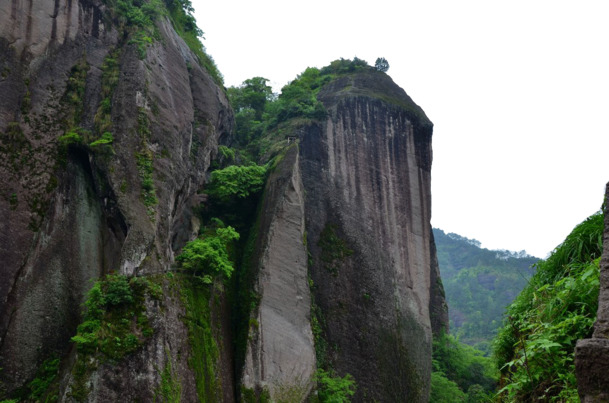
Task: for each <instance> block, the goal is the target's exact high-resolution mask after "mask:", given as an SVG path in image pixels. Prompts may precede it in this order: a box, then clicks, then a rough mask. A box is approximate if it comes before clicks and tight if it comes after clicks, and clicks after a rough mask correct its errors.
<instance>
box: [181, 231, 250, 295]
mask: <svg viewBox="0 0 609 403" xmlns="http://www.w3.org/2000/svg"><path fill="white" fill-rule="evenodd" d="M218 221H219V220H218ZM220 223H221V222H220ZM238 239H239V234H238V233H237V232H236V231H235V230H234V228H233V227H231V226H228V227H226V228H224V227H223V224H220V226H218V228H216V229H215V230H214V231H213V232H212V231H208V233H207V234H205V235H203V236H202V237H200V238H197V239H195V240H194V241H191V242H188V243H187V244H186V246H184V248H183V249H182V253H180V255H178V257H177V258H176V260H177V261H178V262H179V264H180V266H181V267H182V268H183V269H185V270H187V271H189V272H191V273H193V274H194V275H195V276H198V277H200V278H201V279H202V280H203V282H204V283H206V284H211V283H212V281H213V277H215V276H221V277H223V278H226V279H229V278H230V277H231V275H232V274H233V271H234V267H233V263H232V262H231V261H230V257H229V254H228V247H229V246H230V244H231V243H232V242H233V241H236V240H238Z"/></svg>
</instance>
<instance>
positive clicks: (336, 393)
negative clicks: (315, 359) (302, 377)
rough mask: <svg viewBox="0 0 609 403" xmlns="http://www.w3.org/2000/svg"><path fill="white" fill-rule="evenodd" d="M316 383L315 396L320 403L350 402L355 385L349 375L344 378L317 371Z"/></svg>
mask: <svg viewBox="0 0 609 403" xmlns="http://www.w3.org/2000/svg"><path fill="white" fill-rule="evenodd" d="M315 375H316V379H317V383H318V391H317V396H318V397H319V401H320V402H322V403H344V402H349V401H351V399H350V397H352V396H353V395H354V394H355V390H356V389H357V385H356V384H355V380H353V377H352V376H351V375H350V374H347V375H345V376H344V377H342V378H341V377H340V376H337V375H336V374H334V373H331V372H326V371H324V370H323V369H318V370H317V372H316V374H315Z"/></svg>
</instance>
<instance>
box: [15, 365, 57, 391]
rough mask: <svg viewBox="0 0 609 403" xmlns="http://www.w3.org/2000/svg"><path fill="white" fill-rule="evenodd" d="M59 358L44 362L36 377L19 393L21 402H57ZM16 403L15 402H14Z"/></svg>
mask: <svg viewBox="0 0 609 403" xmlns="http://www.w3.org/2000/svg"><path fill="white" fill-rule="evenodd" d="M59 363H60V360H59V358H49V359H47V360H45V361H44V362H43V363H42V364H41V365H40V366H39V367H38V370H37V371H36V376H35V377H34V379H33V380H32V381H30V382H29V383H28V384H27V387H26V388H25V389H24V390H23V391H21V393H19V395H20V397H21V399H20V400H21V401H38V402H56V401H57V400H58V396H57V393H58V389H59V385H58V382H57V381H58V376H59ZM15 401H17V400H15Z"/></svg>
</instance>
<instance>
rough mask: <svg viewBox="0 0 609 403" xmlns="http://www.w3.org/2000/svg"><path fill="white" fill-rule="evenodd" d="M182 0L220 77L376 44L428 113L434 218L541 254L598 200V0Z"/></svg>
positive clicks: (272, 76) (365, 53)
mask: <svg viewBox="0 0 609 403" xmlns="http://www.w3.org/2000/svg"><path fill="white" fill-rule="evenodd" d="M192 2H193V6H194V7H195V10H196V11H195V17H196V19H197V22H198V25H199V27H200V28H201V29H202V30H203V31H204V32H205V39H204V41H203V43H204V45H205V46H206V48H207V51H208V53H209V54H210V55H211V56H212V57H213V58H214V59H215V61H216V64H217V65H218V68H219V69H220V71H221V72H222V74H223V75H224V80H225V85H226V86H227V87H228V86H232V85H239V84H241V83H242V82H243V81H244V80H245V79H247V78H251V77H255V76H262V77H265V78H268V79H269V80H270V82H271V84H272V85H273V87H274V89H275V91H280V89H281V87H282V86H283V85H284V84H286V83H287V82H288V81H290V80H292V79H294V78H295V77H296V76H297V75H298V74H299V73H301V72H302V71H304V70H305V68H307V67H323V66H325V65H327V64H329V63H330V62H331V61H332V60H335V59H339V58H341V57H343V58H346V59H347V58H348V59H352V58H353V57H354V56H357V57H359V58H361V59H364V60H366V61H368V63H370V64H374V61H375V60H376V58H377V57H379V56H383V57H385V58H386V59H387V60H388V61H389V64H390V69H389V71H388V74H389V75H390V76H391V77H392V78H393V80H394V81H395V82H396V83H397V84H398V85H399V86H401V87H402V88H404V90H406V92H407V93H408V94H409V95H410V96H411V97H412V98H413V100H414V101H415V102H416V103H417V104H419V105H420V106H421V107H422V108H423V109H424V110H425V112H426V114H427V116H428V117H429V118H430V119H431V121H432V122H433V123H434V137H433V149H434V162H433V169H432V205H433V209H432V225H433V226H434V227H438V228H441V229H443V230H444V231H447V232H456V233H458V234H460V235H463V236H466V237H468V238H475V239H478V240H479V241H480V242H482V246H483V247H486V248H489V249H509V250H513V251H520V250H523V249H524V250H526V251H527V252H528V253H530V254H532V255H535V256H539V257H545V256H546V255H547V254H548V253H549V252H550V251H551V250H552V249H554V247H556V246H557V245H558V244H559V243H560V242H562V240H564V238H565V236H567V235H568V234H569V232H570V231H571V229H572V228H573V227H574V226H575V225H577V224H578V223H579V222H581V221H583V220H584V219H585V218H586V217H588V216H589V215H590V214H592V213H594V212H596V211H598V210H599V208H600V206H601V204H602V201H603V194H604V186H605V183H606V182H607V181H609V22H608V21H609V1H606V0H598V1H587V0H581V1H578V2H575V1H560V0H558V1H557V0H554V1H540V0H526V1H521V0H510V1H494V0H480V1H468V0H461V1H454V0H446V1H433V0H421V1H404V0H402V1H397V0H394V1H388V0H374V1H371V0H368V1H358V0H351V1H342V0H340V1H336V0H325V1H319V0H308V1H306V2H289V1H279V0H276V1H275V0H262V1H261V0H259V1H251V0H250V1H245V0H239V1H231V0H213V1H212V0H192Z"/></svg>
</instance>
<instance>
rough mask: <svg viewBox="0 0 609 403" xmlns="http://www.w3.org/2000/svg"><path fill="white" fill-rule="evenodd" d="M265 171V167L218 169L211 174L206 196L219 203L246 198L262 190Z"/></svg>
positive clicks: (235, 166)
mask: <svg viewBox="0 0 609 403" xmlns="http://www.w3.org/2000/svg"><path fill="white" fill-rule="evenodd" d="M266 171H267V167H266V165H247V166H245V165H231V166H229V167H226V168H224V169H219V170H217V171H214V172H212V174H211V182H210V184H209V187H208V188H207V194H208V195H209V196H210V197H213V198H216V199H219V200H221V201H228V200H229V199H230V198H232V197H237V198H242V199H243V198H246V197H248V196H249V195H251V194H254V193H257V192H259V191H260V190H262V187H263V186H264V181H265V178H266Z"/></svg>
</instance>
